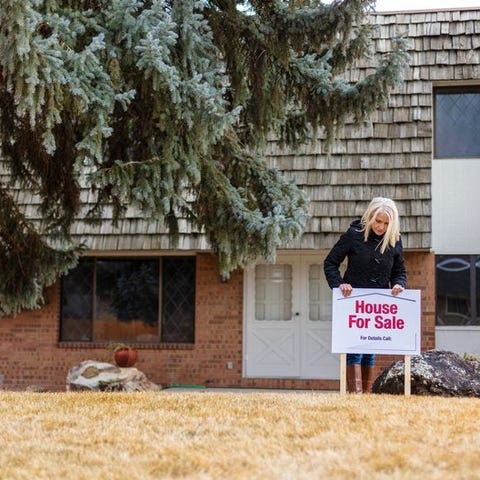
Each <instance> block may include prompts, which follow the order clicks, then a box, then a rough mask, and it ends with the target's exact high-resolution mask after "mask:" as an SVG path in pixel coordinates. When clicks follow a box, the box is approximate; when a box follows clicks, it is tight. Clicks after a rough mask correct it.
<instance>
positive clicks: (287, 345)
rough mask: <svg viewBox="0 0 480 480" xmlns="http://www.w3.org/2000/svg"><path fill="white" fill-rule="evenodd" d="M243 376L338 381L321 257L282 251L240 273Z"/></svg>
mask: <svg viewBox="0 0 480 480" xmlns="http://www.w3.org/2000/svg"><path fill="white" fill-rule="evenodd" d="M244 291H245V310H244V311H245V318H244V332H245V334H244V374H245V376H246V377H269V378H280V377H282V378H305V379H307V378H309V379H338V378H339V368H340V367H339V357H338V355H333V354H332V353H331V337H332V324H331V310H332V308H331V291H330V288H329V287H328V285H327V283H326V280H325V278H324V275H323V257H321V256H320V255H319V254H316V255H305V254H303V255H299V254H285V255H283V256H280V257H279V258H278V260H277V262H276V263H275V264H267V263H259V264H257V265H255V266H252V267H249V268H248V269H246V271H245V290H244Z"/></svg>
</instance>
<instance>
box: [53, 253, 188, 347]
mask: <svg viewBox="0 0 480 480" xmlns="http://www.w3.org/2000/svg"><path fill="white" fill-rule="evenodd" d="M166 258H168V259H172V258H178V259H182V258H190V259H192V260H193V265H192V269H193V271H192V272H191V273H192V277H193V278H192V280H193V284H192V285H191V286H192V290H193V291H192V292H191V295H192V305H191V307H192V309H193V315H192V322H193V324H192V325H191V329H192V332H191V337H192V341H191V342H187V341H184V342H169V341H165V340H163V338H164V337H163V336H162V329H163V327H164V324H163V323H164V322H163V314H164V312H163V298H162V296H163V290H164V289H163V278H162V277H163V273H164V272H163V261H164V259H166ZM81 260H91V261H93V268H92V280H91V292H92V293H91V318H89V319H88V320H86V321H90V324H91V327H92V332H91V339H89V340H84V339H74V340H71V339H64V338H62V322H63V321H64V317H63V308H64V279H65V277H66V275H68V273H67V274H66V275H64V276H62V277H61V279H60V305H59V310H60V312H59V329H58V342H59V344H60V345H62V346H68V345H78V344H84V345H86V346H98V345H105V344H110V343H111V342H117V341H124V342H128V343H129V344H133V345H135V347H136V348H137V347H140V348H142V347H167V348H168V347H170V348H171V347H174V348H175V346H185V347H187V348H189V347H191V348H193V347H194V345H195V330H196V328H195V327H196V318H197V304H196V288H197V285H196V283H197V282H196V270H197V256H196V255H195V254H193V255H192V254H190V255H182V254H174V255H155V256H153V255H152V256H145V255H98V254H97V255H84V256H82V257H81ZM104 260H112V261H119V262H120V261H142V260H147V261H148V260H157V262H158V305H157V310H158V313H157V334H156V337H157V339H156V340H153V341H141V340H137V339H129V338H125V339H121V340H119V339H116V338H115V339H113V338H112V339H98V338H97V339H96V338H94V334H93V326H94V322H95V318H96V313H97V306H96V302H97V293H96V292H97V282H98V275H97V262H98V261H104ZM117 321H119V319H118V318H117Z"/></svg>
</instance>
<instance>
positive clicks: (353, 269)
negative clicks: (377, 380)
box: [324, 197, 407, 393]
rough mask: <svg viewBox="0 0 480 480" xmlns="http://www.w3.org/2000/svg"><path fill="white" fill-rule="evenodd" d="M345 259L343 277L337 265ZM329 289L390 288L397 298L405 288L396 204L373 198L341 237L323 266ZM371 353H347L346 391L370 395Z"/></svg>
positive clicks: (373, 362) (373, 359) (345, 290)
mask: <svg viewBox="0 0 480 480" xmlns="http://www.w3.org/2000/svg"><path fill="white" fill-rule="evenodd" d="M345 258H347V269H346V271H345V274H344V275H343V277H342V275H341V274H340V264H341V263H342V262H343V260H344V259H345ZM324 272H325V276H326V278H327V282H328V284H329V285H330V288H337V287H338V288H339V289H340V291H341V292H342V294H343V296H344V297H348V296H349V295H350V294H351V293H352V289H354V288H391V292H392V295H398V294H399V293H400V292H402V291H403V290H404V288H405V286H406V279H407V274H406V270H405V262H404V260H403V247H402V240H401V238H400V222H399V218H398V210H397V207H396V205H395V202H394V201H393V200H391V199H389V198H383V197H376V198H374V199H373V200H372V201H371V202H370V205H369V206H368V208H367V210H366V211H365V213H364V214H363V216H362V218H361V219H360V220H355V221H354V222H352V224H351V225H350V228H349V229H348V230H347V231H346V232H345V233H344V234H342V235H341V236H340V239H339V240H338V242H337V243H336V244H335V245H334V247H333V248H332V250H331V251H330V253H329V254H328V256H327V258H326V259H325V263H324ZM374 365H375V355H373V354H347V389H348V391H349V392H354V393H362V392H370V391H371V387H372V383H373V367H374Z"/></svg>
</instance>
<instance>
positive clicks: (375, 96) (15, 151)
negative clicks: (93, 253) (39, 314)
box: [0, 0, 406, 314]
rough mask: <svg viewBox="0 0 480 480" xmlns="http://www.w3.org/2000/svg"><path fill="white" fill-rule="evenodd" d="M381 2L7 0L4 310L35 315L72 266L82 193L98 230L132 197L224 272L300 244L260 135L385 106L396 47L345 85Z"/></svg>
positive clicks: (0, 237)
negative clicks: (25, 200) (201, 246)
mask: <svg viewBox="0 0 480 480" xmlns="http://www.w3.org/2000/svg"><path fill="white" fill-rule="evenodd" d="M373 4H374V2H373V1H372V0H343V1H336V2H334V3H333V4H331V5H323V4H322V3H321V2H320V1H316V0H303V1H302V0H251V1H239V0H203V1H200V0H24V1H18V0H0V142H1V157H2V169H3V170H2V172H3V173H2V177H0V178H1V179H2V183H1V184H0V261H1V268H0V314H11V313H16V312H17V311H19V310H20V309H22V308H32V307H34V306H38V305H39V304H41V302H42V293H41V292H42V288H43V287H44V286H46V285H49V284H51V283H52V282H53V281H54V279H55V278H56V276H57V275H58V274H60V273H62V272H65V271H67V270H68V268H71V267H72V266H73V265H75V262H76V259H77V256H78V246H76V245H74V244H73V243H72V240H71V237H70V227H71V225H72V222H73V221H74V219H75V218H76V217H78V216H79V215H80V207H81V202H80V192H81V190H82V188H90V189H91V190H92V191H94V192H95V195H96V199H97V204H96V206H95V208H94V209H92V211H91V212H89V218H90V219H91V220H92V221H94V220H95V219H98V218H101V215H102V209H103V208H104V206H105V205H110V206H113V208H114V214H115V219H118V218H121V215H122V214H123V212H124V211H125V209H126V207H127V206H128V205H132V204H133V205H137V206H138V207H139V208H141V209H142V211H143V212H144V214H145V216H152V217H155V218H163V219H164V221H165V225H166V227H168V229H169V232H170V234H171V237H172V239H173V240H175V238H176V236H177V235H178V219H179V218H187V219H188V220H189V221H190V222H191V223H192V225H194V226H195V227H196V228H197V229H198V230H200V231H202V232H205V234H206V235H207V237H208V239H209V241H210V244H211V246H212V248H213V249H214V251H215V252H216V253H217V255H218V258H219V263H220V270H221V274H222V275H223V276H224V277H228V275H229V273H230V272H231V271H232V270H233V269H235V268H238V267H242V266H244V265H245V264H246V263H247V262H249V261H251V260H253V259H255V258H256V257H259V256H263V257H266V258H273V257H274V255H275V250H276V248H277V247H278V246H279V245H281V244H284V243H285V242H287V241H288V240H290V239H293V238H296V237H298V236H299V235H301V233H302V231H303V229H304V226H305V223H306V220H307V217H308V214H307V208H308V202H307V199H306V198H305V195H304V194H303V193H302V192H301V191H300V190H299V189H298V188H297V187H296V185H294V184H293V183H292V182H290V181H287V180H286V179H285V178H284V177H283V176H282V175H281V173H280V172H278V171H276V170H274V169H270V168H268V167H267V165H266V163H265V162H264V157H263V150H264V147H265V144H266V141H267V136H268V135H275V136H276V138H278V141H279V142H281V143H284V144H288V145H293V146H295V145H299V144H300V143H302V142H305V141H308V140H309V139H312V138H313V136H314V135H315V132H316V129H318V128H323V129H325V131H326V133H327V138H328V139H329V140H331V139H333V137H334V134H335V130H336V128H337V127H338V126H339V125H342V123H343V122H344V120H345V119H346V117H348V116H351V115H353V116H354V118H355V119H356V120H358V121H361V120H362V119H364V118H366V116H367V115H368V114H370V113H371V112H372V111H374V110H375V109H376V108H377V107H378V106H379V105H382V104H383V103H384V102H385V100H386V99H387V96H388V92H389V89H390V88H391V87H392V86H394V85H395V83H396V82H398V81H399V79H400V75H401V71H402V69H403V67H404V65H405V61H406V57H405V52H404V50H402V48H401V47H399V48H398V49H396V50H394V51H392V52H391V54H390V55H389V56H387V57H386V58H382V59H380V62H379V64H378V68H377V69H376V70H375V71H374V72H373V73H372V74H370V75H368V76H366V77H365V78H363V79H362V80H360V81H359V82H357V83H354V84H352V83H348V82H346V81H345V80H344V79H342V74H343V73H344V72H345V71H346V70H348V68H349V67H350V66H351V65H352V64H353V63H354V62H355V61H356V60H358V59H361V58H363V57H365V55H366V54H367V53H368V49H369V38H370V36H371V29H372V26H371V25H369V23H368V15H367V14H368V12H369V11H371V10H372V8H373ZM18 189H22V190H23V191H29V192H31V193H32V194H34V195H38V196H39V198H40V199H41V202H40V207H39V211H38V212H34V214H30V213H31V212H30V213H29V215H27V212H26V209H25V206H21V205H18V204H17V202H16V199H17V198H18V196H17V191H18ZM34 217H35V218H37V219H41V221H38V220H37V221H32V218H34ZM239 239H241V240H240V241H239ZM26 266H28V268H26Z"/></svg>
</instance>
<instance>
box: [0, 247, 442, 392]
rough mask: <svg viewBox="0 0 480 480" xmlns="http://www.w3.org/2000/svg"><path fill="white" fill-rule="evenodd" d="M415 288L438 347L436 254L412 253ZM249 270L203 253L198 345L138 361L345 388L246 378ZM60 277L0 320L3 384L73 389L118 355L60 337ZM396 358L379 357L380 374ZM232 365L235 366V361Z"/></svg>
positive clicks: (143, 354)
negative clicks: (82, 366)
mask: <svg viewBox="0 0 480 480" xmlns="http://www.w3.org/2000/svg"><path fill="white" fill-rule="evenodd" d="M405 258H406V262H407V268H408V273H409V277H408V282H409V285H408V286H409V288H418V289H421V290H422V310H423V314H422V315H423V316H422V335H423V338H422V350H426V349H429V348H433V347H434V333H435V325H434V308H435V303H434V298H435V297H434V256H433V254H429V253H421V252H419V253H407V254H406V255H405ZM242 292H243V274H242V272H240V271H239V272H234V273H233V274H232V276H231V278H230V280H229V281H228V282H222V281H221V279H220V276H219V273H218V268H217V264H216V261H215V259H214V257H213V256H212V255H210V254H207V253H202V254H198V255H197V281H196V334H195V345H172V346H155V347H146V346H142V347H140V349H139V359H138V362H137V365H136V366H137V367H138V368H139V369H140V370H142V371H143V372H144V373H145V374H146V375H147V377H148V378H149V379H150V380H152V381H153V382H156V383H159V384H161V385H162V386H168V385H186V384H187V385H205V386H212V387H258V388H299V389H338V381H333V380H295V379H242V341H243V340H242V322H243V320H242V316H243V313H242V309H243V299H242ZM59 317H60V287H59V284H57V285H55V286H54V287H52V288H50V289H48V290H47V292H46V302H45V306H44V307H43V308H42V309H39V310H35V311H27V312H22V313H21V314H19V315H17V316H15V317H5V318H2V319H0V374H1V375H3V388H5V389H26V388H28V387H34V388H37V387H38V388H42V389H47V390H55V391H62V390H65V380H66V376H67V373H68V371H69V370H70V369H71V368H72V367H73V366H75V365H77V364H78V363H80V362H82V361H83V360H87V359H92V360H99V361H108V362H111V361H112V352H110V351H109V350H108V349H106V348H105V345H103V344H98V345H92V344H86V343H78V344H66V343H62V344H60V343H59V342H58V328H59ZM396 359H398V358H395V357H387V356H385V357H378V360H377V369H378V373H379V372H380V371H381V370H382V369H383V368H385V367H386V366H387V365H389V364H390V363H391V362H392V361H393V360H396ZM230 366H231V367H232V368H229V367H230Z"/></svg>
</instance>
